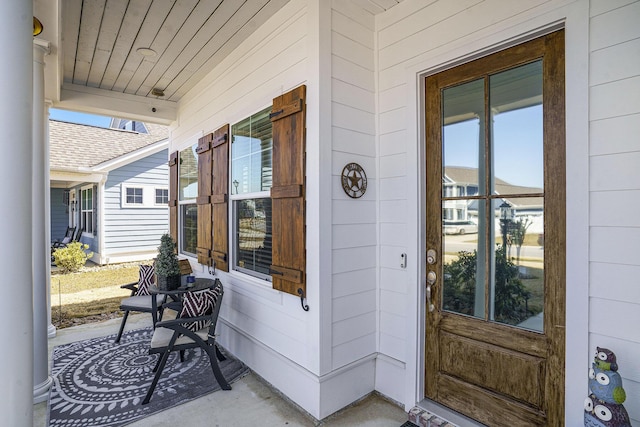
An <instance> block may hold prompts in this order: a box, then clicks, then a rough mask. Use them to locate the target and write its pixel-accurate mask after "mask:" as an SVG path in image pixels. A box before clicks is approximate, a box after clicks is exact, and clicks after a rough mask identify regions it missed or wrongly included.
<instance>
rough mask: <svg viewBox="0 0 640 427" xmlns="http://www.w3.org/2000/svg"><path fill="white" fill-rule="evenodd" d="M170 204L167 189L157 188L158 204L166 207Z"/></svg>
mask: <svg viewBox="0 0 640 427" xmlns="http://www.w3.org/2000/svg"><path fill="white" fill-rule="evenodd" d="M167 203H169V190H168V189H166V188H156V204H157V205H166V204H167Z"/></svg>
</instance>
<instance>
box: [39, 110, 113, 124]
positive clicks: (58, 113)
mask: <svg viewBox="0 0 640 427" xmlns="http://www.w3.org/2000/svg"><path fill="white" fill-rule="evenodd" d="M49 118H50V119H52V120H59V121H61V122H70V123H80V124H83V125H92V126H98V127H103V128H108V127H109V124H110V123H111V117H105V116H97V115H94V114H87V113H78V112H76V111H67V110H58V109H56V108H50V109H49Z"/></svg>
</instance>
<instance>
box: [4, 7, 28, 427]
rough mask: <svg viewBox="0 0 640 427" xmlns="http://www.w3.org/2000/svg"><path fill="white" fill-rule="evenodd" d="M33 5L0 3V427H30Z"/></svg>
mask: <svg viewBox="0 0 640 427" xmlns="http://www.w3.org/2000/svg"><path fill="white" fill-rule="evenodd" d="M32 17H33V5H32V2H31V1H24V0H2V1H0V28H2V31H1V32H0V58H2V60H3V65H2V67H1V68H0V93H1V94H2V98H1V100H0V147H2V154H3V162H2V167H0V183H2V186H1V187H0V188H1V190H0V192H1V194H2V202H1V203H0V236H2V246H1V248H2V249H0V271H1V272H2V280H1V281H0V287H1V289H2V294H3V295H4V298H5V304H4V305H3V307H2V310H0V325H2V328H0V331H1V332H0V339H1V341H2V342H3V343H4V346H3V349H2V351H0V378H2V381H3V383H4V384H5V392H4V393H3V394H2V398H1V399H0V417H2V421H0V424H2V425H7V426H29V427H30V426H32V425H33V276H32V269H31V267H32V261H31V260H32V245H33V241H32V238H31V236H32V233H31V226H32V222H33V221H32V219H31V192H32V186H31V184H32V161H31V153H32V138H31V136H32V135H31V133H32V130H31V116H32V114H33V54H32V52H33V34H32V33H33V18H32Z"/></svg>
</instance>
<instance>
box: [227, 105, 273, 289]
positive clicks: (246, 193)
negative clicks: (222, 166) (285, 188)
mask: <svg viewBox="0 0 640 427" xmlns="http://www.w3.org/2000/svg"><path fill="white" fill-rule="evenodd" d="M269 113H271V107H269V108H267V109H264V110H262V111H260V112H259V113H257V114H254V115H252V116H250V117H248V118H246V119H244V120H242V121H241V122H239V123H236V124H235V125H233V126H232V127H231V135H232V140H231V141H232V143H231V184H232V188H231V198H232V200H233V218H234V222H233V253H234V257H233V258H234V269H235V270H238V271H242V272H245V273H249V274H252V275H255V276H258V277H260V278H264V279H268V280H270V279H271V276H270V275H269V272H270V266H271V229H272V227H271V198H270V195H269V190H270V189H271V184H272V170H273V168H272V153H273V140H272V127H271V119H270V118H269Z"/></svg>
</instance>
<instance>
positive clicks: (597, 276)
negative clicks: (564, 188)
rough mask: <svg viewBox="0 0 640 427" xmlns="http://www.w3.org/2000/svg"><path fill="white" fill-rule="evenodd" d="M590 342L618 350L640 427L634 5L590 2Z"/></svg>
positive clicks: (638, 72) (638, 14) (637, 33)
mask: <svg viewBox="0 0 640 427" xmlns="http://www.w3.org/2000/svg"><path fill="white" fill-rule="evenodd" d="M590 14H591V17H592V18H591V25H590V28H589V33H590V37H589V47H590V51H591V52H590V57H589V72H590V78H589V80H590V81H589V83H590V91H589V94H590V100H589V117H590V120H591V123H590V131H591V133H590V141H589V142H590V181H589V182H590V189H591V195H590V201H589V202H590V203H589V218H590V225H591V231H590V245H589V248H590V250H589V254H590V267H589V295H590V304H589V333H590V336H589V346H590V348H591V349H592V350H593V351H595V347H596V346H600V347H606V348H609V349H611V350H612V351H614V352H615V353H616V356H617V358H618V364H619V371H618V372H619V373H620V375H621V376H622V378H623V386H624V389H625V391H626V393H627V400H626V402H625V408H626V409H627V411H628V412H629V415H630V417H631V418H632V423H633V425H638V424H640V405H638V404H637V402H640V357H639V355H640V329H639V328H638V326H637V325H638V324H640V285H639V284H638V280H637V277H638V274H640V261H639V260H638V257H637V253H638V251H640V220H639V219H638V218H637V216H638V215H636V212H637V211H638V209H639V208H640V203H639V202H638V200H640V169H638V164H640V139H638V136H637V135H638V132H640V25H638V24H639V23H640V2H638V1H633V2H632V1H628V0H618V1H604V0H594V1H592V2H591V10H590Z"/></svg>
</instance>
